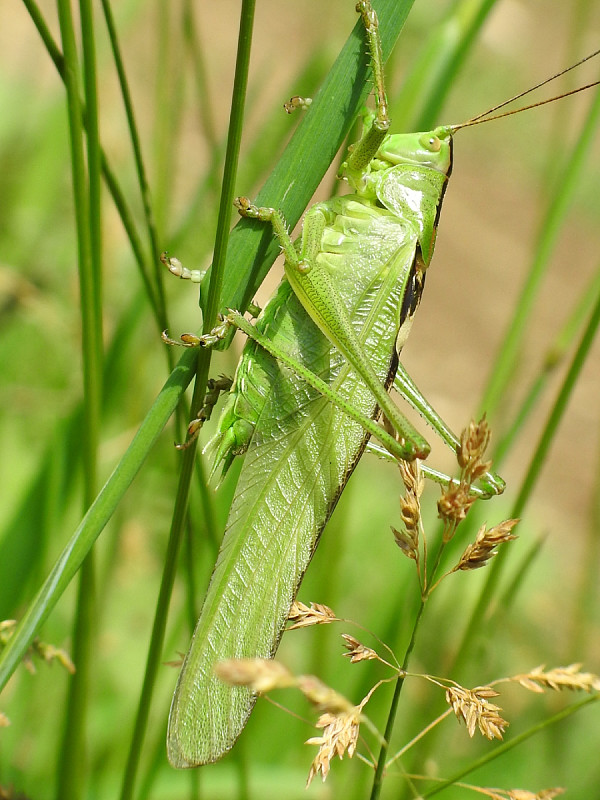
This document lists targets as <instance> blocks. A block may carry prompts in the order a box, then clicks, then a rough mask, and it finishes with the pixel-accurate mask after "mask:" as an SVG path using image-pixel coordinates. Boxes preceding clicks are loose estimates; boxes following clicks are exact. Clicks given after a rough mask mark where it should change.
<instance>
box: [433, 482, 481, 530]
mask: <svg viewBox="0 0 600 800" xmlns="http://www.w3.org/2000/svg"><path fill="white" fill-rule="evenodd" d="M476 499H477V498H476V496H475V495H474V494H471V491H470V484H469V483H463V482H462V481H461V482H460V483H459V484H455V483H452V484H450V485H449V486H448V487H446V488H445V489H444V491H443V492H442V495H441V497H440V499H439V500H438V517H439V518H440V519H441V520H442V522H443V523H444V541H446V542H447V541H449V539H451V538H452V536H453V535H454V532H455V530H456V528H457V526H458V525H459V524H460V523H461V522H462V521H463V520H464V518H465V517H466V516H467V514H468V513H469V510H470V508H471V506H472V505H473V503H474V502H475V500H476Z"/></svg>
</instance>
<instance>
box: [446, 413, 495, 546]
mask: <svg viewBox="0 0 600 800" xmlns="http://www.w3.org/2000/svg"><path fill="white" fill-rule="evenodd" d="M490 435H491V433H490V429H489V426H488V424H487V422H486V419H485V415H484V416H483V417H482V418H481V419H480V420H479V422H474V421H473V420H471V422H470V423H469V425H468V426H467V427H466V428H465V429H464V430H463V432H462V433H461V436H460V444H459V446H458V449H457V453H456V457H457V460H458V465H459V467H460V478H459V480H458V482H451V483H450V484H449V485H448V486H447V487H446V488H445V489H444V490H443V491H442V496H441V497H440V499H439V501H438V516H439V518H440V519H441V520H442V522H443V523H444V534H443V541H444V542H449V541H450V539H452V537H453V536H454V533H455V532H456V528H457V527H458V525H459V524H460V523H461V522H462V521H463V520H464V518H465V517H466V516H467V514H468V513H469V509H470V508H471V506H472V505H473V503H474V502H475V500H476V496H475V495H474V494H473V493H472V492H471V486H472V485H473V484H474V483H475V482H476V481H477V480H478V479H479V478H481V477H482V475H484V474H485V473H486V472H488V470H489V469H490V467H491V465H492V462H491V461H484V460H483V454H484V452H485V449H486V447H487V446H488V444H489V441H490Z"/></svg>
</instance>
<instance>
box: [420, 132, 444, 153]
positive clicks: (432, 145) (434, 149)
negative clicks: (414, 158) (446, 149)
mask: <svg viewBox="0 0 600 800" xmlns="http://www.w3.org/2000/svg"><path fill="white" fill-rule="evenodd" d="M420 143H421V145H422V146H423V147H424V148H425V150H429V152H430V153H439V151H440V148H441V146H442V143H441V142H440V140H439V139H438V137H437V136H433V134H431V133H426V134H423V136H421V137H420Z"/></svg>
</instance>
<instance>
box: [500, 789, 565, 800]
mask: <svg viewBox="0 0 600 800" xmlns="http://www.w3.org/2000/svg"><path fill="white" fill-rule="evenodd" d="M564 793H565V790H564V789H563V788H562V787H561V786H555V787H554V788H553V789H542V790H541V791H540V792H528V791H527V789H510V791H509V792H508V798H509V800H553V798H554V797H558V796H559V795H561V794H564Z"/></svg>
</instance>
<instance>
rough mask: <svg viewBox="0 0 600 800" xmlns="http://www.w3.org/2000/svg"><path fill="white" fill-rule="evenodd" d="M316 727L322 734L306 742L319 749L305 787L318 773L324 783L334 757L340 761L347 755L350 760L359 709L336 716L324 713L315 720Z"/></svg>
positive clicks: (357, 728) (358, 723) (353, 750)
mask: <svg viewBox="0 0 600 800" xmlns="http://www.w3.org/2000/svg"><path fill="white" fill-rule="evenodd" d="M316 727H317V728H322V729H323V733H322V735H321V736H314V737H312V738H311V739H307V741H306V744H315V745H317V746H318V748H319V751H318V753H317V755H316V756H315V758H314V760H313V762H312V764H311V766H310V771H309V773H308V779H307V781H306V786H307V787H308V786H310V784H311V782H312V780H313V778H314V777H315V776H316V775H317V774H318V773H319V772H320V773H321V776H322V778H323V781H325V779H326V778H327V775H328V774H329V769H330V765H331V760H332V759H333V757H334V756H338V758H339V759H340V760H341V759H342V758H343V756H344V753H348V758H352V756H353V755H354V753H355V751H356V743H357V742H358V731H359V728H360V709H359V708H357V707H356V706H354V707H352V708H351V709H349V710H347V711H340V712H339V713H337V714H331V713H329V712H325V713H324V714H321V716H320V717H319V719H318V720H317V723H316Z"/></svg>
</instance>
